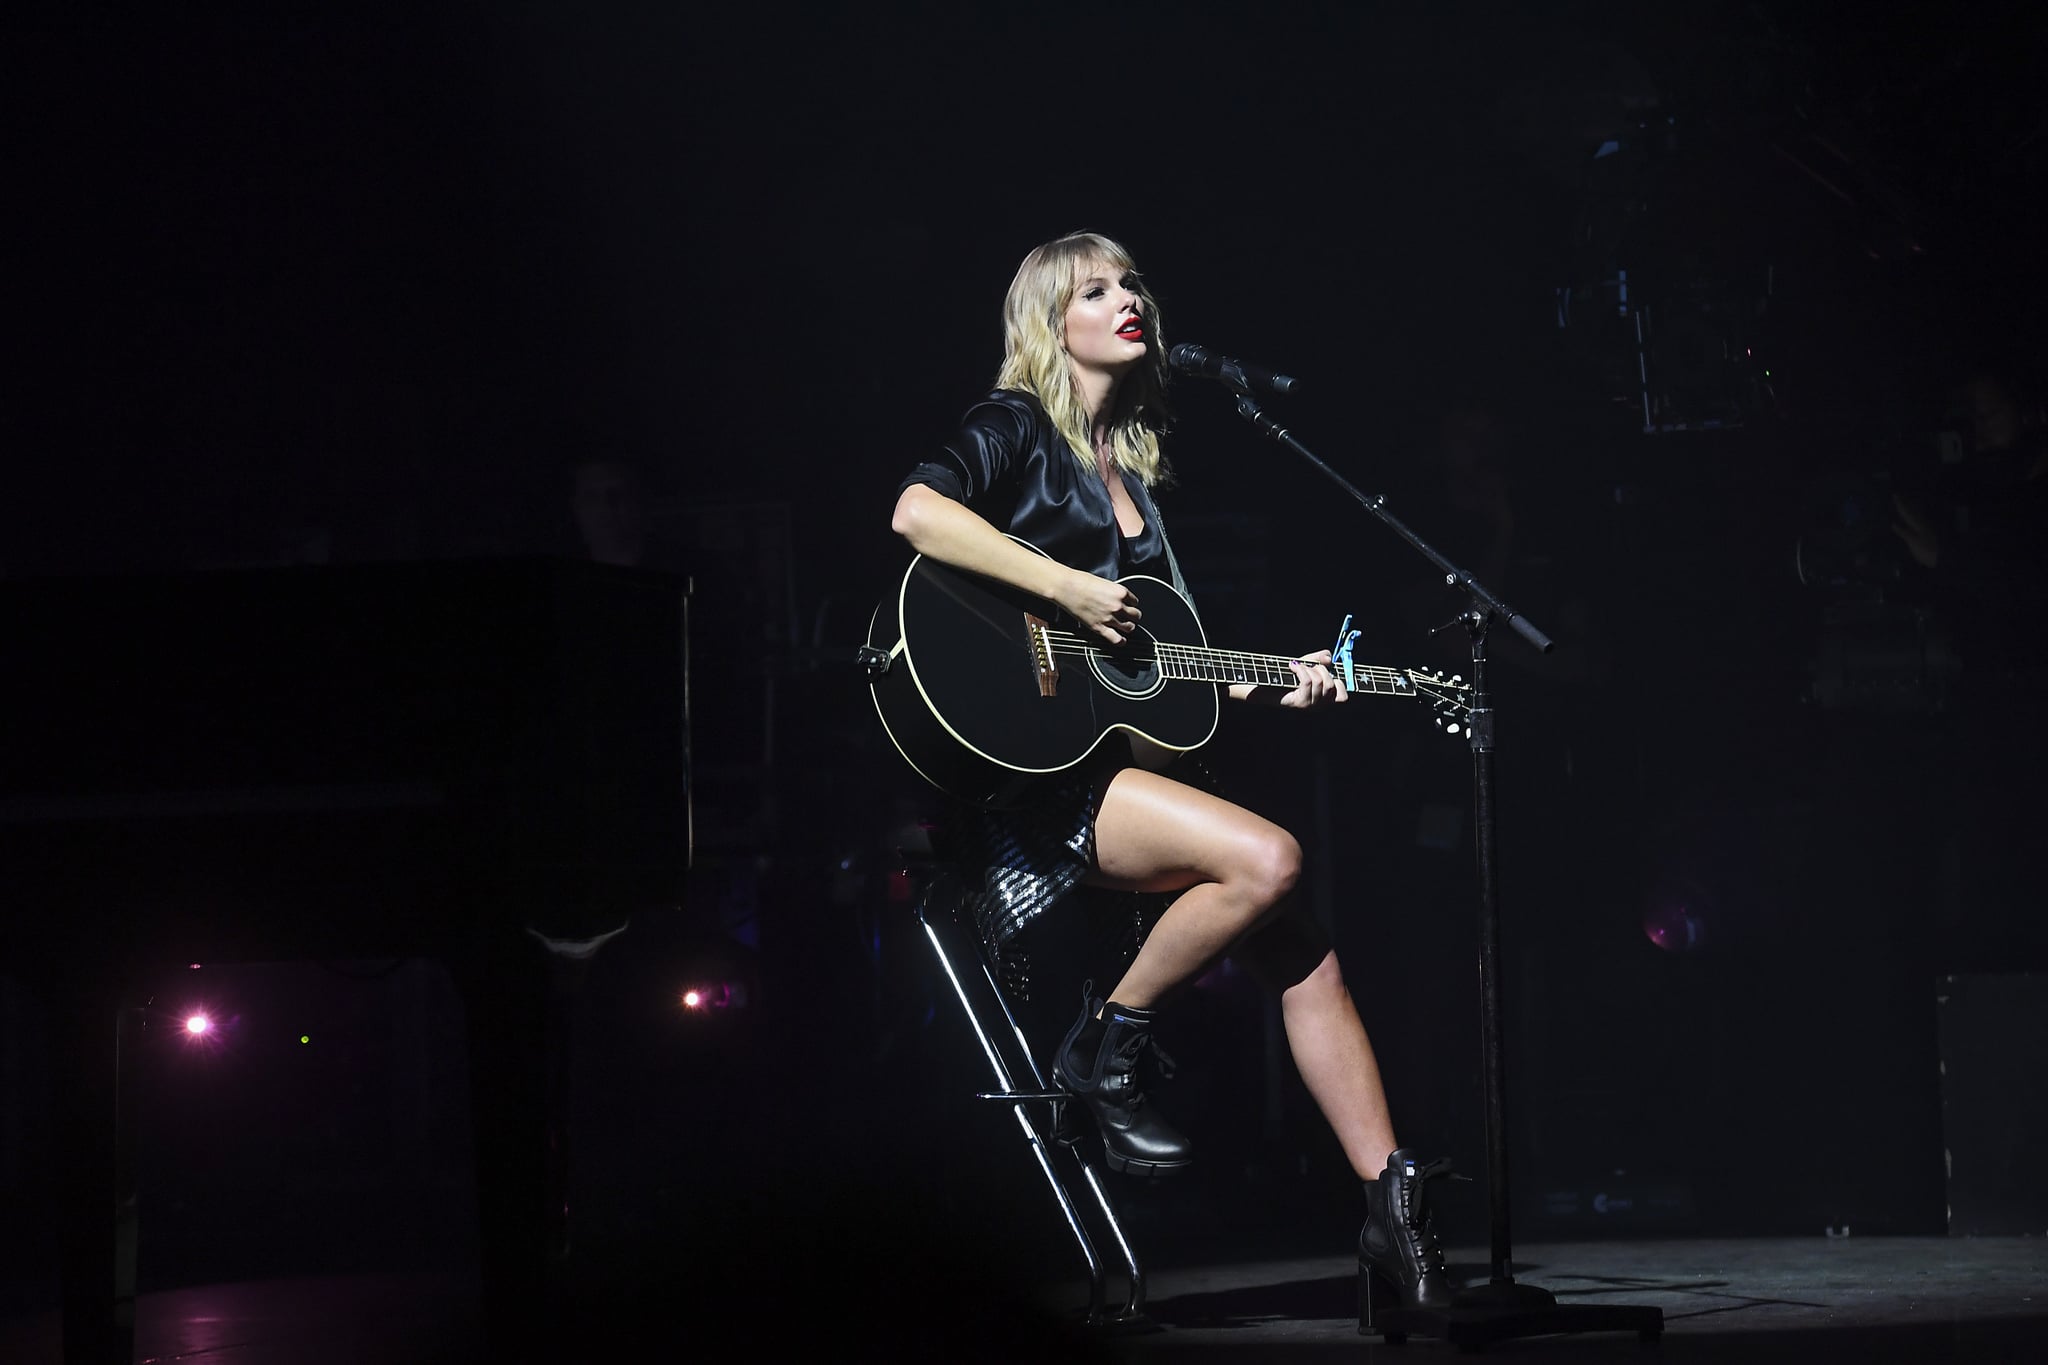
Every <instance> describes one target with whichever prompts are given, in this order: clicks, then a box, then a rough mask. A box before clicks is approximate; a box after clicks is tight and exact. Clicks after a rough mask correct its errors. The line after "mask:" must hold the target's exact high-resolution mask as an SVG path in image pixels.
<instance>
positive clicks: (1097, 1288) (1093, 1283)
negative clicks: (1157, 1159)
mask: <svg viewBox="0 0 2048 1365" xmlns="http://www.w3.org/2000/svg"><path fill="white" fill-rule="evenodd" d="M920 919H921V920H922V922H923V924H924V932H925V937H926V938H928V939H929V940H931V945H932V952H933V953H935V954H936V955H937V956H938V959H939V966H940V967H941V968H942V969H943V970H944V971H945V973H946V980H948V981H950V982H952V983H953V994H954V995H955V996H956V997H957V998H958V999H959V1001H960V1009H961V1012H962V1013H964V1014H965V1015H966V1016H967V1022H968V1025H969V1026H970V1027H972V1028H973V1030H974V1036H975V1038H976V1040H977V1041H979V1042H980V1044H981V1051H982V1055H983V1056H985V1057H987V1058H988V1064H989V1069H990V1070H992V1071H993V1072H994V1073H995V1077H996V1084H997V1086H999V1087H1000V1088H1001V1089H1003V1090H1004V1091H1006V1092H1007V1091H1015V1090H1016V1088H1017V1087H1016V1084H1015V1083H1014V1082H1013V1081H1012V1080H1011V1077H1010V1069H1009V1067H1007V1066H1005V1065H1004V1064H1003V1058H1002V1054H1001V1053H1000V1052H998V1051H997V1050H996V1045H995V1040H994V1039H992V1038H990V1037H989V1035H988V1030H987V1029H985V1028H983V1027H982V1023H981V1016H980V1015H978V1014H976V1013H975V1010H974V1005H973V1003H972V1002H971V1001H969V1000H968V998H967V986H966V984H965V983H964V982H963V981H961V979H960V974H959V973H958V972H957V971H955V970H954V969H953V959H952V956H951V955H950V954H948V953H947V952H946V945H945V944H944V943H943V942H941V941H940V938H939V935H938V932H937V930H936V929H934V928H933V926H932V923H931V921H930V920H929V919H923V916H922V912H920ZM996 1003H997V1004H998V1005H1000V1006H1002V1009H1003V1013H1004V1015H1005V1016H1006V1017H1007V1016H1009V1006H1008V1004H1007V1003H1005V1002H1004V1001H1003V998H1002V995H1001V993H1000V992H998V993H997V995H996ZM1010 1024H1011V1027H1013V1028H1014V1027H1016V1020H1015V1019H1014V1018H1011V1019H1010ZM1019 1037H1020V1038H1021V1037H1022V1035H1021V1033H1020V1034H1019ZM1024 1056H1025V1058H1026V1059H1027V1061H1029V1064H1030V1066H1031V1069H1032V1071H1033V1073H1034V1074H1036V1073H1037V1070H1038V1064H1037V1062H1035V1061H1030V1057H1031V1053H1030V1049H1028V1048H1027V1049H1025V1051H1024ZM1041 1084H1042V1082H1041ZM1010 1109H1011V1112H1012V1113H1014V1114H1015V1115H1016V1116H1017V1125H1018V1127H1020V1128H1022V1129H1023V1130H1024V1138H1025V1141H1027V1142H1029V1143H1030V1144H1031V1152H1032V1155H1033V1156H1035V1157H1037V1159H1038V1169H1039V1170H1040V1171H1042V1172H1043V1173H1044V1174H1045V1180H1046V1183H1047V1184H1048V1185H1050V1186H1052V1192H1053V1197H1054V1198H1055V1199H1057V1200H1058V1201H1059V1205H1060V1212H1061V1213H1062V1214H1064V1215H1065V1216H1066V1220H1067V1230H1068V1231H1069V1232H1071V1233H1073V1235H1074V1241H1075V1242H1076V1243H1077V1244H1078V1245H1079V1246H1080V1248H1081V1255H1082V1258H1083V1259H1084V1260H1086V1261H1087V1263H1088V1320H1089V1321H1090V1322H1094V1321H1098V1320H1099V1319H1100V1318H1101V1317H1102V1301H1103V1275H1102V1258H1101V1257H1100V1256H1098V1255H1096V1252H1095V1244H1094V1243H1093V1242H1091V1241H1090V1240H1089V1239H1088V1231H1087V1229H1086V1228H1085V1227H1083V1226H1082V1223H1081V1211H1080V1210H1079V1209H1077V1208H1076V1207H1075V1206H1074V1200H1073V1197H1072V1196H1071V1195H1069V1194H1068V1193H1067V1187H1066V1184H1065V1183H1064V1182H1063V1181H1061V1179H1060V1177H1059V1173H1058V1172H1057V1171H1055V1170H1054V1169H1053V1165H1052V1154H1051V1153H1050V1152H1049V1151H1047V1150H1046V1146H1045V1139H1044V1137H1043V1136H1041V1135H1040V1133H1039V1131H1038V1129H1037V1128H1036V1127H1035V1126H1033V1124H1032V1122H1031V1116H1030V1115H1028V1114H1026V1113H1025V1112H1024V1105H1023V1103H1022V1102H1021V1101H1020V1102H1019V1103H1017V1104H1013V1105H1011V1106H1010ZM1119 1235H1121V1234H1119Z"/></svg>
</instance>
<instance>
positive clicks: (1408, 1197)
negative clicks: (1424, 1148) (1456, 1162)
mask: <svg viewBox="0 0 2048 1365" xmlns="http://www.w3.org/2000/svg"><path fill="white" fill-rule="evenodd" d="M1450 1173H1451V1159H1450V1158H1449V1157H1439V1158H1437V1159H1436V1160H1435V1161H1432V1162H1430V1163H1429V1164H1428V1165H1426V1166H1417V1167H1416V1168H1415V1172H1414V1174H1412V1175H1409V1174H1406V1173H1404V1174H1402V1175H1401V1176H1399V1177H1398V1178H1397V1179H1396V1180H1395V1182H1394V1184H1395V1188H1394V1195H1395V1216H1396V1217H1398V1218H1399V1219H1400V1220H1401V1226H1402V1227H1403V1228H1404V1229H1406V1230H1407V1233H1408V1239H1409V1244H1410V1245H1411V1246H1413V1247H1414V1248H1415V1253H1416V1259H1417V1260H1418V1261H1420V1262H1421V1267H1422V1271H1423V1273H1424V1274H1427V1273H1429V1272H1431V1271H1436V1270H1442V1269H1443V1268H1444V1249H1443V1247H1442V1246H1440V1245H1439V1244H1438V1243H1437V1240H1436V1229H1435V1228H1433V1227H1431V1226H1430V1222H1429V1209H1428V1201H1427V1197H1426V1196H1427V1194H1428V1191H1427V1189H1426V1188H1425V1185H1426V1182H1428V1181H1431V1180H1434V1179H1436V1178H1437V1177H1438V1176H1447V1175H1449V1174H1450Z"/></svg>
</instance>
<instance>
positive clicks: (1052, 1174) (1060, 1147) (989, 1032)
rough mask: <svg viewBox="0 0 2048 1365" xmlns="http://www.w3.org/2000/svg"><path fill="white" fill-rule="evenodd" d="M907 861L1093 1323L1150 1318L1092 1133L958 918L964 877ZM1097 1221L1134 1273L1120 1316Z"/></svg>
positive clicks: (936, 948)
mask: <svg viewBox="0 0 2048 1365" xmlns="http://www.w3.org/2000/svg"><path fill="white" fill-rule="evenodd" d="M905 859H906V862H907V864H908V865H909V867H910V869H911V871H912V873H913V875H916V876H918V877H919V878H920V880H921V882H922V885H921V886H920V888H919V890H918V893H917V897H916V904H917V919H918V923H919V925H920V926H921V927H922V928H923V929H924V933H925V937H926V939H927V940H928V941H929V942H930V943H931V947H932V952H933V953H934V954H935V955H936V956H937V958H938V960H939V967H940V969H941V970H943V971H944V972H945V974H946V980H947V981H949V982H951V983H952V986H953V994H954V997H955V998H956V999H958V1000H959V1002H960V1009H961V1011H962V1012H963V1013H964V1014H965V1015H966V1016H967V1023H968V1026H969V1027H970V1028H972V1029H973V1030H974V1036H975V1039H976V1041H978V1042H979V1043H980V1044H981V1051H982V1055H983V1056H985V1057H987V1058H988V1064H989V1070H990V1071H992V1072H993V1073H994V1074H995V1082H996V1088H995V1089H993V1090H983V1091H978V1092H976V1094H975V1098H976V1099H979V1100H993V1101H996V1102H997V1103H1001V1104H1007V1105H1009V1106H1010V1112H1011V1113H1013V1114H1015V1115H1016V1118H1017V1127H1018V1129H1019V1131H1021V1132H1022V1133H1023V1135H1024V1140H1025V1142H1027V1143H1028V1144H1029V1145H1030V1147H1031V1154H1032V1156H1033V1157H1034V1158H1035V1159H1036V1160H1037V1162H1038V1169H1039V1170H1040V1171H1041V1172H1042V1173H1043V1174H1044V1175H1045V1181H1046V1184H1048V1185H1049V1186H1051V1187H1052V1193H1053V1197H1054V1198H1055V1199H1057V1200H1058V1201H1059V1205H1060V1213H1061V1214H1062V1215H1063V1216H1064V1217H1065V1218H1066V1221H1067V1229H1068V1231H1069V1232H1071V1233H1072V1234H1073V1236H1074V1241H1075V1243H1076V1244H1077V1245H1078V1246H1079V1247H1080V1249H1081V1257H1082V1259H1083V1260H1084V1261H1085V1262H1086V1263H1087V1269H1088V1322H1089V1324H1090V1325H1091V1326H1109V1325H1115V1324H1132V1323H1138V1322H1142V1321H1144V1315H1145V1272H1144V1269H1143V1267H1141V1266H1140V1265H1139V1264H1138V1257H1137V1254H1136V1253H1135V1252H1134V1251H1133V1250H1132V1249H1131V1243H1130V1239H1128V1238H1127V1237H1125V1236H1124V1231H1123V1227H1122V1225H1121V1224H1120V1223H1119V1222H1118V1221H1117V1216H1116V1209H1115V1208H1114V1207H1113V1206H1112V1205H1111V1203H1110V1200H1109V1194H1108V1191H1107V1190H1105V1189H1104V1187H1103V1181H1102V1174H1101V1172H1100V1171H1099V1170H1098V1169H1097V1167H1096V1163H1095V1162H1094V1161H1092V1160H1090V1159H1089V1158H1088V1157H1087V1156H1086V1155H1085V1154H1084V1153H1083V1150H1082V1148H1081V1146H1080V1142H1079V1140H1080V1138H1081V1137H1082V1135H1083V1134H1084V1132H1085V1130H1086V1127H1087V1124H1086V1121H1085V1119H1084V1118H1083V1117H1082V1116H1081V1115H1079V1114H1077V1113H1075V1112H1074V1110H1073V1107H1072V1106H1073V1100H1072V1097H1071V1096H1069V1095H1068V1094H1067V1093H1066V1092H1065V1091H1063V1090H1061V1089H1060V1088H1059V1087H1058V1085H1057V1084H1056V1083H1054V1082H1053V1081H1052V1080H1051V1079H1050V1078H1049V1077H1048V1076H1047V1075H1046V1071H1045V1069H1043V1068H1041V1067H1040V1066H1039V1063H1038V1059H1037V1057H1036V1056H1034V1055H1033V1053H1032V1051H1031V1045H1030V1043H1029V1042H1028V1041H1026V1039H1025V1037H1024V1030H1023V1028H1022V1027H1021V1026H1020V1025H1019V1024H1018V1023H1017V1016H1016V1014H1015V1012H1014V1011H1012V1009H1011V1008H1010V1001H1009V999H1008V997H1007V996H1006V995H1005V993H1004V991H1003V987H1002V985H1001V983H1000V980H999V978H998V976H997V974H996V972H995V970H994V968H993V966H992V965H991V964H990V962H989V960H988V955H987V953H986V951H985V950H984V948H983V946H982V941H981V935H980V933H979V932H978V931H977V930H976V929H975V927H974V925H973V924H972V922H971V919H970V917H969V916H968V915H966V914H964V913H962V912H961V890H960V883H959V881H958V879H957V877H955V876H952V875H950V873H951V869H950V868H949V867H948V866H947V865H945V864H943V863H940V862H937V861H935V860H931V859H929V858H928V857H925V856H921V855H919V854H918V853H916V852H906V853H905ZM1062 1165H1066V1166H1068V1167H1069V1168H1070V1169H1071V1170H1073V1171H1078V1172H1079V1173H1080V1176H1081V1178H1082V1179H1083V1180H1084V1181H1085V1182H1086V1183H1087V1186H1088V1190H1089V1193H1090V1194H1091V1195H1092V1196H1093V1203H1092V1208H1091V1206H1089V1205H1085V1204H1082V1203H1080V1202H1078V1201H1076V1200H1075V1198H1074V1196H1073V1194H1072V1193H1071V1192H1070V1190H1069V1180H1068V1179H1063V1178H1062V1177H1061V1175H1060V1167H1061V1166H1062ZM1091 1223H1093V1224H1094V1225H1095V1230H1096V1232H1097V1234H1098V1235H1100V1234H1102V1233H1106V1234H1107V1235H1108V1237H1109V1239H1110V1240H1111V1241H1113V1242H1114V1243H1115V1244H1116V1248H1117V1250H1118V1252H1120V1253H1121V1255H1122V1257H1123V1263H1124V1267H1125V1269H1126V1271H1127V1272H1128V1274H1129V1293H1128V1295H1127V1296H1126V1297H1125V1300H1124V1302H1123V1304H1122V1305H1121V1306H1120V1307H1117V1308H1115V1309H1110V1308H1109V1307H1107V1305H1106V1298H1107V1292H1106V1285H1105V1281H1106V1278H1107V1277H1106V1275H1105V1273H1104V1269H1103V1262H1102V1257H1101V1255H1100V1254H1099V1253H1098V1252H1097V1251H1096V1249H1095V1243H1096V1239H1095V1238H1094V1237H1091V1236H1090V1224H1091Z"/></svg>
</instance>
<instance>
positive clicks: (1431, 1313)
mask: <svg viewBox="0 0 2048 1365" xmlns="http://www.w3.org/2000/svg"><path fill="white" fill-rule="evenodd" d="M1223 378H1224V382H1225V383H1226V384H1228V385H1229V386H1230V387H1231V388H1232V389H1233V390H1235V392H1236V393H1237V414H1238V416H1240V417H1242V418H1244V419H1245V420H1246V421H1247V422H1250V423H1251V424H1252V426H1253V428H1254V429H1255V430H1257V432H1258V433H1259V434H1260V435H1261V436H1264V437H1267V438H1268V439H1270V440H1273V441H1277V442H1279V443H1280V444H1281V445H1284V446H1286V447H1287V448H1288V449H1289V450H1291V451H1293V452H1294V453H1295V454H1297V455H1299V456H1301V458H1302V459H1304V460H1307V461H1308V462H1309V463H1310V464H1311V465H1313V466H1315V468H1316V469H1318V470H1320V471H1321V472H1322V474H1323V475H1324V477H1326V478H1328V479H1329V480H1330V481H1331V482H1332V483H1334V484H1336V485H1337V486H1338V487H1339V488H1341V489H1343V490H1344V491H1345V492H1346V493H1349V494H1350V495H1351V496H1352V497H1353V498H1354V499H1356V500H1357V501H1358V503H1359V504H1360V505H1361V506H1363V507H1364V508H1365V510H1366V511H1368V512H1370V513H1372V514H1373V515H1374V516H1375V517H1377V518H1379V520H1380V522H1381V524H1383V525H1384V526H1386V528H1387V529H1388V530H1390V531H1392V532H1393V533H1394V534H1395V535H1397V536H1399V537H1400V538H1401V539H1402V540H1405V541H1407V542H1408V544H1409V545H1411V546H1413V547H1414V549H1415V551H1416V553H1418V554H1420V555H1421V556H1422V557H1423V558H1424V559H1426V560H1428V561H1429V562H1430V563H1431V564H1433V565H1435V566H1436V568H1437V570H1438V571H1439V572H1440V573H1442V574H1443V576H1444V583H1445V584H1446V585H1447V586H1450V587H1453V588H1459V589H1462V590H1463V591H1464V593H1465V595H1466V599H1467V601H1466V606H1465V609H1464V610H1463V611H1461V612H1460V613H1458V615H1457V616H1456V617H1455V618H1454V619H1453V620H1451V621H1449V622H1446V623H1445V625H1443V626H1441V627H1439V628H1438V629H1439V630H1447V629H1449V628H1450V627H1451V626H1454V625H1462V626H1463V627H1464V628H1465V633H1466V636H1467V637H1468V638H1469V639H1470V641H1471V645H1472V711H1471V714H1470V715H1469V716H1467V717H1466V730H1465V733H1466V738H1467V740H1468V742H1469V743H1470V745H1471V748H1472V794H1473V842H1474V847H1475V851H1476V853H1477V857H1478V864H1479V868H1478V870H1479V1046H1480V1058H1481V1065H1482V1068H1483V1072H1484V1080H1485V1087H1486V1176H1487V1194H1488V1198H1489V1204H1490V1211H1491V1214H1492V1223H1493V1229H1492V1232H1493V1235H1492V1277H1491V1278H1490V1279H1489V1281H1488V1282H1487V1283H1486V1284H1484V1285H1475V1286H1472V1287H1470V1288H1468V1289H1464V1290H1461V1291H1459V1293H1458V1294H1457V1295H1456V1296H1455V1298H1454V1300H1453V1302H1452V1303H1451V1304H1450V1306H1448V1307H1446V1308H1400V1309H1395V1310H1393V1311H1391V1312H1388V1313H1383V1314H1381V1315H1380V1316H1379V1318H1378V1320H1377V1321H1376V1322H1375V1324H1374V1329H1375V1330H1376V1331H1379V1332H1381V1333H1383V1334H1384V1335H1385V1336H1386V1337H1387V1338H1388V1339H1389V1340H1390V1341H1398V1340H1400V1339H1401V1338H1403V1337H1405V1336H1409V1335H1414V1336H1433V1337H1444V1338H1448V1339H1449V1340H1451V1341H1453V1342H1456V1343H1457V1344H1458V1345H1460V1346H1478V1345H1482V1344H1484V1343H1486V1342H1489V1341H1498V1340H1502V1339H1505V1338H1509V1337H1527V1336H1541V1335H1545V1334H1548V1333H1553V1332H1601V1331H1623V1332H1635V1333H1637V1334H1638V1335H1639V1336H1640V1337H1641V1338H1642V1339H1643V1340H1645V1341H1654V1340H1656V1339H1657V1337H1658V1336H1659V1335H1660V1334H1661V1333H1662V1332H1663V1330H1664V1310H1662V1309H1661V1308H1656V1307H1651V1306H1641V1305H1635V1304H1560V1303H1558V1301H1557V1299H1556V1297H1555V1296H1554V1295H1553V1294H1551V1293H1550V1291H1548V1290H1546V1289H1541V1288H1538V1287H1537V1286H1535V1285H1525V1284H1517V1283H1516V1282H1515V1276H1514V1266H1513V1263H1512V1260H1511V1258H1510V1248H1509V1233H1508V1153H1507V1119H1506V1109H1507V1072H1506V1067H1505V1064H1504V1060H1503V1048H1502V1043H1501V990H1500V889H1499V879H1498V875H1497V872H1496V869H1495V867H1494V851H1495V848H1496V847H1497V844H1496V840H1495V837H1494V810H1493V757H1494V752H1495V746H1494V725H1493V721H1494V712H1493V699H1492V697H1491V695H1490V694H1489V693H1488V692H1487V689H1486V635H1487V631H1488V629H1489V627H1491V625H1492V624H1493V623H1494V622H1495V621H1502V622H1505V623H1506V624H1507V625H1508V627H1509V628H1510V629H1512V630H1513V631H1514V632H1515V633H1516V634H1517V635H1519V636H1521V637H1522V638H1523V639H1524V640H1526V641H1528V642H1529V644H1530V645H1532V646H1534V647H1535V648H1536V650H1537V651H1539V652H1540V653H1544V654H1548V653H1549V652H1550V651H1551V649H1552V648H1553V645H1552V644H1551V641H1550V639H1549V637H1548V636H1546V635H1544V633H1543V632H1542V631H1540V630H1538V629H1537V628H1536V626H1535V625H1534V623H1532V622H1531V621H1530V620H1529V619H1528V618H1527V617H1525V616H1523V615H1521V614H1520V613H1519V612H1517V611H1515V610H1514V609H1513V608H1511V607H1509V606H1508V605H1507V604H1506V603H1505V602H1503V601H1501V600H1500V598H1498V597H1496V596H1495V595H1494V594H1493V593H1492V592H1491V591H1490V590H1489V589H1488V588H1487V587H1486V585H1485V584H1483V583H1481V582H1480V581H1479V580H1478V579H1476V578H1474V577H1473V576H1472V575H1471V574H1470V573H1468V572H1466V571H1465V570H1463V569H1460V568H1459V567H1458V566H1457V565H1455V564H1453V563H1451V561H1450V560H1448V559H1446V558H1445V557H1444V556H1443V555H1442V554H1440V553H1439V552H1438V551H1437V550H1436V548H1435V547H1434V546H1432V545H1430V544H1429V543H1428V542H1427V541H1425V540H1423V539H1422V537H1420V536H1418V535H1416V534H1415V532H1414V531H1412V530H1410V529H1409V528H1408V527H1407V526H1405V525H1403V524H1402V522H1401V521H1400V520H1399V519H1398V518H1396V517H1395V516H1394V514H1393V513H1391V512H1389V511H1388V510H1387V507H1386V501H1387V500H1386V499H1385V498H1384V497H1381V496H1379V495H1378V494H1366V493H1361V492H1359V491H1358V489H1357V488H1356V487H1354V486H1353V485H1352V484H1351V483H1350V482H1349V481H1348V480H1346V479H1345V478H1344V476H1343V475H1341V474H1339V473H1338V472H1337V471H1336V470H1334V469H1332V468H1330V466H1328V465H1327V464H1324V463H1323V461H1322V460H1321V459H1320V458H1318V457H1317V456H1316V454H1315V452H1314V451H1312V450H1310V449H1309V448H1308V447H1307V446H1305V445H1303V444H1302V443H1301V442H1300V441H1299V440H1296V439H1295V438H1294V436H1293V435H1291V434H1290V433H1289V432H1288V431H1287V429H1286V428H1285V427H1282V426H1281V425H1280V424H1279V423H1278V422H1275V421H1274V420H1273V419H1272V418H1270V417H1268V416H1267V415H1266V413H1265V411H1264V409H1262V408H1261V407H1260V406H1259V405H1258V403H1257V401H1256V400H1254V399H1253V398H1252V396H1251V393H1250V386H1249V385H1248V384H1246V383H1245V382H1244V381H1243V378H1242V376H1239V375H1225V376H1224V377H1223ZM1361 1330H1363V1329H1362V1328H1361Z"/></svg>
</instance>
